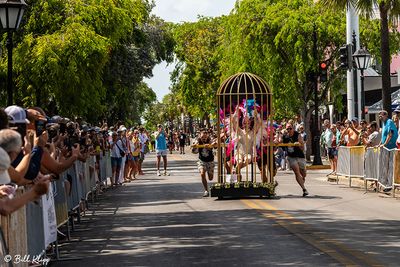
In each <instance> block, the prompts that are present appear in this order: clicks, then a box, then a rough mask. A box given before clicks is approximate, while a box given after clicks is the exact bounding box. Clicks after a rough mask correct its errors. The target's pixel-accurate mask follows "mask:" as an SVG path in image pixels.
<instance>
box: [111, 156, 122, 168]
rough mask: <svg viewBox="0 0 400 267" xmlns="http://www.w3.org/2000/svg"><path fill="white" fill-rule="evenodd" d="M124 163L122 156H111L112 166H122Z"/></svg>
mask: <svg viewBox="0 0 400 267" xmlns="http://www.w3.org/2000/svg"><path fill="white" fill-rule="evenodd" d="M121 165H122V158H115V157H111V167H112V168H115V167H117V168H121Z"/></svg>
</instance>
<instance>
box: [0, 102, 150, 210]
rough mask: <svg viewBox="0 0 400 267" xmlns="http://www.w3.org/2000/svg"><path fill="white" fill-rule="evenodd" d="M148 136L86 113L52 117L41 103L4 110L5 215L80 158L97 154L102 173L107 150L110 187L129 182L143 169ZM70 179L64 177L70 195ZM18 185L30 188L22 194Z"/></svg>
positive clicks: (0, 121) (1, 171)
mask: <svg viewBox="0 0 400 267" xmlns="http://www.w3.org/2000/svg"><path fill="white" fill-rule="evenodd" d="M149 140H150V139H149V134H148V133H147V131H146V130H145V129H144V128H143V127H133V128H130V129H129V130H128V129H127V127H125V126H124V125H119V124H117V125H114V126H111V127H108V125H107V123H101V124H99V125H98V126H95V125H90V124H88V123H86V122H84V121H83V120H82V119H81V118H75V119H74V120H71V119H68V118H62V117H60V116H53V117H48V116H47V114H46V113H45V112H44V111H43V110H42V109H41V108H37V107H33V108H28V109H24V108H22V107H19V106H9V107H7V108H5V109H0V214H1V215H8V214H10V213H12V212H13V211H15V210H17V209H19V208H20V207H22V206H24V205H25V204H27V203H28V202H30V201H34V200H36V199H37V198H38V197H40V196H41V195H43V194H46V193H47V192H48V188H49V184H50V182H51V181H53V180H56V179H60V174H61V173H62V172H64V171H66V170H67V169H68V168H70V167H71V166H72V165H73V164H74V162H75V161H77V160H79V161H82V162H85V161H86V160H87V159H88V158H89V157H95V158H96V171H97V172H99V171H100V167H99V163H100V160H101V159H102V158H103V157H104V156H105V152H106V151H110V153H111V164H112V170H113V175H112V177H111V186H113V187H114V186H118V185H121V184H122V183H124V182H130V181H132V180H133V179H135V178H136V177H137V175H143V174H144V173H143V171H142V162H143V160H144V158H145V154H146V153H147V152H148V150H149V145H150V143H149ZM98 177H99V176H98ZM98 182H99V181H98ZM71 183H72V181H70V180H68V178H66V179H65V181H64V184H65V189H66V192H67V194H71ZM18 187H24V188H25V189H26V190H25V193H23V194H22V195H18V197H17V196H16V190H17V189H18Z"/></svg>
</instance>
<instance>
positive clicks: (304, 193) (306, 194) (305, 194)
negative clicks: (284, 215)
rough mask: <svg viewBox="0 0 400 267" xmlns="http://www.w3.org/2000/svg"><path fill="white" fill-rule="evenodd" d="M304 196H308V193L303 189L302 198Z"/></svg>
mask: <svg viewBox="0 0 400 267" xmlns="http://www.w3.org/2000/svg"><path fill="white" fill-rule="evenodd" d="M306 196H308V191H307V189H303V197H306Z"/></svg>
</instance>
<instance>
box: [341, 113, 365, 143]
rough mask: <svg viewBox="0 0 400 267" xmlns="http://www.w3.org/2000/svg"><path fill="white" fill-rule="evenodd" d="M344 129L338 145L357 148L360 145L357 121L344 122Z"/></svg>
mask: <svg viewBox="0 0 400 267" xmlns="http://www.w3.org/2000/svg"><path fill="white" fill-rule="evenodd" d="M344 126H345V129H344V130H343V132H342V134H341V139H340V143H341V144H346V146H358V145H359V144H360V131H359V130H358V129H357V128H358V120H357V119H353V121H350V120H346V121H345V122H344Z"/></svg>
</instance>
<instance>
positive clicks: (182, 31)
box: [172, 17, 224, 121]
mask: <svg viewBox="0 0 400 267" xmlns="http://www.w3.org/2000/svg"><path fill="white" fill-rule="evenodd" d="M223 20H224V17H219V18H207V17H200V18H199V21H198V22H190V23H189V22H186V23H182V24H179V25H177V26H176V27H175V28H174V37H175V40H176V47H175V55H176V57H177V59H178V60H179V62H178V64H177V67H176V69H175V71H174V74H173V87H172V91H173V92H177V94H178V95H180V96H181V98H182V101H183V105H184V106H185V107H186V108H187V111H188V113H190V114H192V115H194V116H196V117H200V118H204V119H205V120H207V121H209V119H210V113H214V112H215V110H216V107H215V94H216V91H217V89H218V87H219V84H220V71H219V62H220V53H219V48H220V40H221V37H222V36H223V34H224V31H223Z"/></svg>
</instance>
